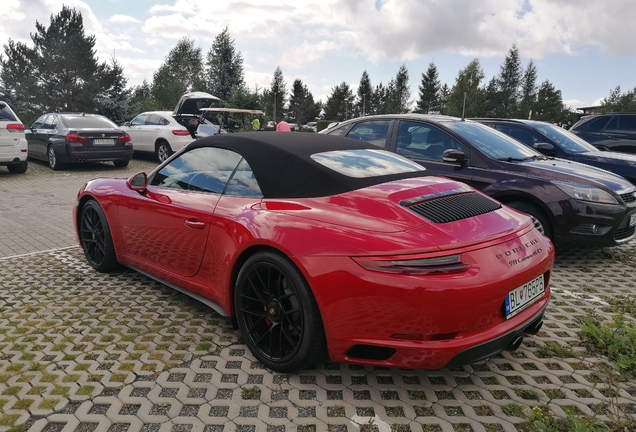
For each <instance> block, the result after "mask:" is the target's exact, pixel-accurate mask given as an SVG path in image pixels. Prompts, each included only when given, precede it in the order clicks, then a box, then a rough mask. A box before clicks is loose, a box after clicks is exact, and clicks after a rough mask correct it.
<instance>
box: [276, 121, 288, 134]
mask: <svg viewBox="0 0 636 432" xmlns="http://www.w3.org/2000/svg"><path fill="white" fill-rule="evenodd" d="M276 132H291V128H290V127H289V123H287V122H286V121H285V120H283V121H280V122H278V123H277V124H276Z"/></svg>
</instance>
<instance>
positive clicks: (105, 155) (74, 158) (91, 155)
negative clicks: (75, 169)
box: [55, 144, 133, 163]
mask: <svg viewBox="0 0 636 432" xmlns="http://www.w3.org/2000/svg"><path fill="white" fill-rule="evenodd" d="M55 150H56V154H57V157H58V160H59V161H60V162H62V163H81V162H102V161H118V160H122V161H123V160H125V161H129V160H131V159H132V157H133V147H132V145H126V146H123V147H112V148H98V149H93V148H85V147H83V146H71V145H68V144H67V145H65V146H56V148H55Z"/></svg>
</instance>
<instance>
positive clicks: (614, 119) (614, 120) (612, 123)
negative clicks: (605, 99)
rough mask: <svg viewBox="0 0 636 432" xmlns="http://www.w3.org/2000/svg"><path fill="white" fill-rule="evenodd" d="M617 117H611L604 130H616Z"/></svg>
mask: <svg viewBox="0 0 636 432" xmlns="http://www.w3.org/2000/svg"><path fill="white" fill-rule="evenodd" d="M618 119H619V117H618V116H614V117H612V118H611V120H610V121H609V123H607V125H606V126H605V130H618V129H619V127H618Z"/></svg>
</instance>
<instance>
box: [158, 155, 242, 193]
mask: <svg viewBox="0 0 636 432" xmlns="http://www.w3.org/2000/svg"><path fill="white" fill-rule="evenodd" d="M240 160H241V156H240V155H239V154H237V153H235V152H233V151H230V150H225V149H220V148H212V147H200V148H196V149H193V150H191V151H189V152H187V153H183V154H182V155H180V156H179V157H177V158H176V159H174V160H173V161H171V162H170V163H169V164H167V165H166V166H164V167H163V168H162V169H161V170H160V171H159V172H157V173H156V174H155V175H154V177H153V178H152V180H151V182H150V184H151V185H153V186H159V187H163V188H168V189H177V190H187V191H194V192H211V193H216V194H220V193H221V192H223V188H224V187H225V184H226V183H227V181H228V179H229V178H230V176H231V175H232V173H233V172H234V169H235V168H236V166H237V165H238V163H239V161H240Z"/></svg>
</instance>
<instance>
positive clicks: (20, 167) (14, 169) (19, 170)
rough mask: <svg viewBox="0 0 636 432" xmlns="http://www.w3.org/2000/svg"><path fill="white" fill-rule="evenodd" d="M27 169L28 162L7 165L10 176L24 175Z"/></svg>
mask: <svg viewBox="0 0 636 432" xmlns="http://www.w3.org/2000/svg"><path fill="white" fill-rule="evenodd" d="M28 167H29V161H28V160H24V161H22V162H20V163H17V164H12V165H7V169H8V170H9V172H10V173H11V174H24V173H25V172H26V170H27V168H28Z"/></svg>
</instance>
